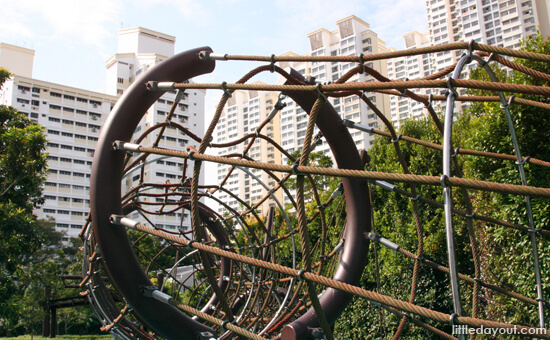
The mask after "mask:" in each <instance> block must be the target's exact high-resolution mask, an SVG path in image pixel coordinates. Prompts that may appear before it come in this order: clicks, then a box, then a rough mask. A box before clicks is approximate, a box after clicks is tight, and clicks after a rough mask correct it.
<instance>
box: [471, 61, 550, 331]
mask: <svg viewBox="0 0 550 340" xmlns="http://www.w3.org/2000/svg"><path fill="white" fill-rule="evenodd" d="M474 59H475V61H477V62H478V63H479V64H480V65H482V66H483V68H484V69H485V71H486V72H487V74H489V77H490V78H491V80H492V81H494V82H498V78H497V77H496V75H495V73H494V72H493V70H492V69H491V68H490V67H489V65H487V63H486V62H485V60H483V59H482V58H480V57H478V56H475V58H474ZM498 95H499V97H500V101H501V103H502V104H501V106H500V107H501V108H503V109H504V112H505V114H506V120H507V121H508V127H509V128H510V134H511V136H512V143H513V144H514V150H515V152H516V157H517V161H516V164H517V165H518V169H519V175H520V177H521V184H523V185H527V177H526V176H525V168H524V166H523V165H524V163H525V161H524V160H523V158H522V156H521V151H520V148H519V143H518V139H517V136H516V130H515V128H514V123H513V121H512V115H511V113H510V104H511V102H512V101H511V100H510V102H507V101H506V97H505V96H504V94H503V93H502V92H499V93H498ZM525 205H526V208H527V219H528V222H529V234H531V235H530V238H531V247H532V249H533V264H534V267H535V281H536V285H537V302H538V305H539V324H540V328H545V322H544V300H543V295H542V279H541V273H540V264H539V252H538V244H537V236H536V232H537V230H536V229H535V222H534V219H533V209H532V207H531V197H529V196H525Z"/></svg>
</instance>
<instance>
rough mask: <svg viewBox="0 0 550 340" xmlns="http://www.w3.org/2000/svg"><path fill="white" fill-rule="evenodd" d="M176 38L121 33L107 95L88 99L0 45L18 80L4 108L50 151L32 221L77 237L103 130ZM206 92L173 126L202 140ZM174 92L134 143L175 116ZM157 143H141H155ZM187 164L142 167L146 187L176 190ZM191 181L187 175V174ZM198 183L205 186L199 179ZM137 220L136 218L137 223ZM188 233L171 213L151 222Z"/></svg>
mask: <svg viewBox="0 0 550 340" xmlns="http://www.w3.org/2000/svg"><path fill="white" fill-rule="evenodd" d="M174 43H175V38H174V37H172V36H168V35H165V34H162V33H158V32H154V31H151V30H147V29H144V28H132V29H125V30H121V31H120V39H119V53H117V54H115V55H114V56H113V57H111V58H110V59H109V60H108V61H107V62H106V66H107V91H108V93H109V94H104V93H98V92H92V91H87V90H83V89H78V88H73V87H69V86H64V85H60V84H54V83H50V82H45V81H41V80H36V79H33V78H32V65H33V56H34V51H33V50H29V49H25V48H22V47H18V46H13V45H8V44H4V43H2V44H0V66H3V67H6V68H7V69H8V70H10V72H12V73H14V76H13V77H12V78H11V79H10V80H8V81H7V82H6V83H5V84H4V86H3V88H2V90H1V91H0V104H3V105H11V106H13V107H14V108H16V109H17V110H19V111H20V112H21V113H23V114H25V115H26V116H28V117H29V118H30V119H31V120H34V121H36V122H38V123H39V124H41V125H42V126H43V127H44V130H45V132H46V135H47V139H48V144H47V150H46V151H47V152H48V153H49V155H48V168H49V170H48V177H47V181H46V183H45V186H44V190H43V194H44V198H45V203H44V204H43V205H42V206H41V207H39V208H38V209H37V210H36V211H35V214H36V215H37V217H38V218H41V219H50V218H52V219H54V220H55V223H56V229H57V230H58V231H61V232H64V233H65V234H66V235H65V237H64V241H67V240H68V238H70V237H76V236H77V235H78V233H79V232H80V230H81V228H82V225H83V223H84V219H85V217H86V215H87V213H88V210H89V203H90V198H89V190H90V187H89V186H90V183H89V181H90V175H91V165H92V159H93V154H94V150H95V145H96V143H97V140H98V137H99V133H100V129H101V127H102V126H103V123H104V122H105V120H106V118H107V115H108V114H109V113H110V111H111V109H112V108H113V107H114V105H115V103H116V101H117V99H118V97H119V96H120V95H121V94H122V93H123V92H124V90H126V89H127V88H128V86H129V85H130V84H131V83H132V82H133V81H135V80H136V78H139V75H140V73H142V72H143V71H145V70H147V69H148V68H150V67H152V66H153V65H155V64H157V63H159V62H162V61H163V60H165V59H166V58H168V57H170V56H172V55H173V54H174ZM204 96H205V93H204V91H200V90H199V91H195V90H189V91H186V93H185V94H184V95H183V98H182V100H181V101H180V103H179V104H178V106H177V109H176V111H175V116H174V117H175V118H176V119H175V120H174V121H176V122H177V123H178V124H181V125H183V126H185V127H186V128H188V129H189V130H191V131H192V132H193V133H195V134H196V135H198V136H199V137H202V135H203V133H204V119H203V117H204ZM175 97H176V92H175V91H172V92H167V93H166V94H165V95H163V96H162V97H161V99H159V100H158V101H157V102H156V103H155V104H154V105H153V106H152V107H151V108H150V109H149V110H148V112H147V114H146V115H145V116H144V118H143V119H142V121H141V122H140V125H139V126H138V127H137V129H136V135H137V134H139V133H141V132H143V131H145V130H146V129H148V128H149V127H151V126H153V125H155V124H157V123H159V122H163V121H164V120H165V118H166V115H167V113H168V112H169V111H170V107H171V106H172V104H173V102H174V100H175ZM152 138H154V137H153V136H151V137H149V138H147V139H146V140H145V141H144V142H143V143H144V144H146V143H151V141H152ZM188 145H192V146H197V143H196V142H195V141H194V140H192V139H191V138H190V137H189V136H187V135H184V134H182V133H181V132H180V131H179V130H176V129H174V128H171V127H169V128H167V129H166V131H165V133H164V136H163V137H162V139H161V141H160V144H159V146H161V147H166V148H174V149H179V150H185V148H186V147H187V146H188ZM182 166H183V160H178V161H173V160H167V159H156V160H155V161H154V162H152V163H150V164H148V165H147V166H146V167H145V172H144V175H145V178H144V181H146V182H153V181H155V182H161V183H166V182H167V181H170V182H172V183H177V182H179V180H180V178H181V176H182ZM186 175H190V173H188V174H186ZM136 176H137V177H136ZM139 176H140V171H136V172H133V173H131V174H130V175H129V176H127V177H126V178H125V182H124V183H123V184H122V185H123V192H124V191H126V190H127V189H129V188H131V187H133V186H134V184H136V183H137V182H136V181H137V180H138V179H139ZM199 183H201V184H202V183H204V180H203V178H200V180H199ZM132 217H133V218H137V219H138V220H139V219H140V218H139V216H132ZM181 221H183V224H184V226H183V229H186V228H188V227H189V226H190V218H189V216H188V214H185V213H184V214H183V216H182V214H181V213H174V214H169V215H165V216H158V217H156V218H153V220H152V222H154V223H155V224H156V225H157V226H158V227H163V228H167V229H176V228H178V227H179V225H180V222H181Z"/></svg>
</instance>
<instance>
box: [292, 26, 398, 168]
mask: <svg viewBox="0 0 550 340" xmlns="http://www.w3.org/2000/svg"><path fill="white" fill-rule="evenodd" d="M336 24H337V29H336V30H334V31H328V30H327V29H324V28H321V29H318V30H316V31H314V32H312V33H309V34H308V38H309V42H310V52H309V53H308V55H312V56H347V55H354V56H357V55H361V54H372V53H382V52H387V51H388V49H387V48H386V45H385V42H384V41H383V40H381V39H380V38H378V35H377V34H376V33H375V32H373V31H372V30H371V29H370V28H369V24H368V23H366V22H364V21H363V20H361V19H359V18H357V17H356V16H354V15H352V16H349V17H346V18H344V19H341V20H339V21H337V22H336ZM281 66H283V67H284V66H287V65H286V64H282V65H281ZM288 66H290V67H292V68H294V69H296V70H297V71H298V72H300V73H301V74H303V75H305V76H311V77H314V78H315V80H316V81H317V82H322V83H324V82H332V81H335V80H337V79H338V78H340V77H341V76H343V75H344V74H346V73H347V72H348V71H349V70H350V69H352V68H354V67H355V66H357V63H352V62H351V63H340V62H307V63H289V64H288ZM367 66H370V67H373V68H374V69H375V70H377V71H378V72H380V73H381V74H387V68H386V61H374V62H369V63H367ZM372 80H373V78H372V77H371V76H369V75H367V74H356V75H354V76H353V77H351V78H350V79H349V80H348V81H349V82H354V81H357V82H367V81H372ZM365 95H367V96H368V98H369V99H370V100H371V101H372V102H373V103H375V104H376V106H377V107H378V108H379V109H380V111H382V112H383V113H384V114H385V115H386V116H388V118H389V114H390V104H389V100H388V97H387V96H383V95H381V94H377V93H374V92H367V93H365ZM330 102H331V103H332V104H333V106H334V108H335V110H336V111H337V112H338V113H339V114H340V116H341V117H342V119H349V120H353V121H354V122H357V123H360V124H364V125H368V126H371V127H379V126H380V124H381V122H380V120H379V119H378V118H377V116H376V114H375V113H374V112H373V111H372V110H371V109H370V108H369V107H368V106H367V105H366V104H365V103H364V102H363V101H362V100H360V99H359V97H357V96H350V97H346V98H331V99H330ZM287 104H288V105H287V107H286V108H285V109H284V110H283V111H282V113H281V145H282V146H283V148H284V149H285V150H287V151H289V152H293V151H294V150H297V149H299V148H301V147H302V146H303V143H304V136H305V130H306V127H307V120H308V115H307V113H306V112H304V111H303V110H302V109H301V108H299V107H298V106H297V105H295V104H294V103H293V102H292V101H290V100H288V101H287ZM350 133H351V135H352V137H353V140H354V141H355V144H356V145H357V148H358V149H369V148H370V147H371V145H372V144H373V143H374V136H373V135H371V134H369V133H366V132H362V131H358V130H357V131H350ZM316 151H323V152H326V153H328V152H330V149H329V147H328V144H326V142H323V144H321V145H319V146H318V147H317V149H316ZM285 161H286V159H283V162H285Z"/></svg>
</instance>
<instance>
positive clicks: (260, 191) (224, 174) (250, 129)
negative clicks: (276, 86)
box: [214, 91, 282, 215]
mask: <svg viewBox="0 0 550 340" xmlns="http://www.w3.org/2000/svg"><path fill="white" fill-rule="evenodd" d="M277 100H278V97H277V94H276V93H275V92H266V91H249V92H245V91H235V92H233V94H232V96H231V98H229V100H228V102H227V104H226V106H225V108H224V109H223V113H222V116H221V118H220V120H219V123H218V125H217V127H216V130H215V131H214V142H215V143H216V144H225V143H230V142H232V141H236V140H238V139H240V138H243V137H245V136H247V135H248V136H249V137H250V136H251V135H253V134H255V133H256V131H257V128H258V126H260V124H261V123H262V122H263V121H264V120H266V118H268V116H269V114H270V113H271V111H272V110H273V109H274V107H275V105H276V103H277ZM279 131H280V116H279V115H275V116H274V117H273V119H271V120H270V121H269V122H268V123H267V125H265V126H264V127H263V128H262V129H261V131H260V132H261V134H262V135H265V136H267V137H269V138H271V139H273V140H274V141H275V142H276V143H280V133H279ZM250 140H251V139H250V138H249V139H248V140H247V141H245V142H244V143H239V144H237V145H233V146H227V147H224V148H221V149H219V151H218V155H220V156H229V157H231V156H233V157H241V156H243V152H244V151H245V148H246V147H247V146H248V141H250ZM245 156H246V157H248V158H251V159H253V160H255V161H258V162H264V163H274V164H280V163H281V153H280V152H279V151H278V150H276V149H275V147H274V146H273V145H272V144H270V143H269V142H268V141H266V140H265V139H261V138H257V139H256V140H255V141H254V144H253V145H252V146H250V150H249V151H248V152H247V153H246V155H245ZM230 169H231V166H230V165H226V164H218V165H217V179H218V183H221V182H222V181H224V180H225V183H224V185H223V190H222V191H218V192H217V194H216V195H217V197H218V198H219V199H220V200H221V201H222V202H224V204H221V205H220V208H219V212H220V213H222V214H224V213H229V210H230V209H232V210H235V211H240V210H242V209H243V208H244V207H243V206H242V205H241V204H240V202H239V201H238V199H237V197H238V198H240V199H242V200H243V201H244V202H246V203H247V204H251V205H252V204H255V203H257V202H258V201H260V200H261V199H262V198H263V197H264V196H265V195H266V194H267V193H268V191H269V190H270V189H272V188H273V187H274V186H275V184H276V183H275V180H274V179H273V178H272V177H270V176H269V175H268V174H267V173H265V172H264V171H262V170H259V169H234V170H233V171H232V172H231V174H229V171H230ZM228 174H229V176H228ZM281 198H282V193H281V190H279V191H277V192H275V193H273V196H272V197H270V198H269V199H268V200H266V201H265V202H263V203H262V204H261V205H260V206H259V207H258V208H257V209H258V210H259V211H260V213H262V214H264V215H265V214H267V212H268V210H269V207H271V206H273V207H275V206H276V205H277V204H276V201H275V200H278V201H279V202H281Z"/></svg>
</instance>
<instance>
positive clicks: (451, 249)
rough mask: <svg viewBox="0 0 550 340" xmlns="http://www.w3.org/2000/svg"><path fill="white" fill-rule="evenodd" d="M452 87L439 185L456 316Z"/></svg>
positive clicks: (458, 311)
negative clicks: (448, 181)
mask: <svg viewBox="0 0 550 340" xmlns="http://www.w3.org/2000/svg"><path fill="white" fill-rule="evenodd" d="M470 61H471V55H470V54H467V55H464V56H463V57H462V58H461V59H460V61H459V62H458V64H457V65H456V68H455V70H454V72H453V79H455V78H459V77H460V72H461V71H462V69H463V68H464V65H466V64H467V63H469V62H470ZM457 96H458V95H457V93H456V91H455V89H454V88H452V87H451V86H450V82H449V91H448V92H447V108H446V111H445V126H444V130H443V176H442V178H441V185H442V186H443V199H444V201H443V203H444V211H445V233H446V236H447V253H448V258H449V276H450V281H451V292H452V296H453V310H454V314H455V315H456V316H461V315H462V302H461V298H460V288H459V286H458V272H457V269H456V255H455V246H454V243H455V241H454V228H453V211H452V210H453V195H452V188H451V186H449V185H447V183H446V179H448V178H450V177H451V175H452V174H451V155H452V134H453V119H454V115H453V110H454V103H455V100H456V97H457ZM459 338H460V339H465V336H464V335H459Z"/></svg>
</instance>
